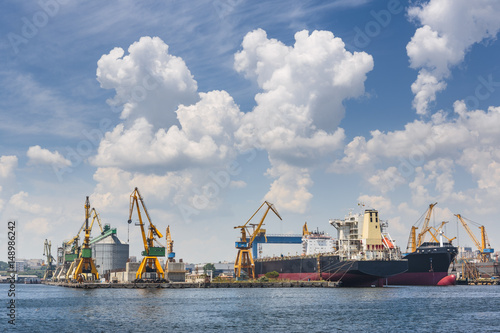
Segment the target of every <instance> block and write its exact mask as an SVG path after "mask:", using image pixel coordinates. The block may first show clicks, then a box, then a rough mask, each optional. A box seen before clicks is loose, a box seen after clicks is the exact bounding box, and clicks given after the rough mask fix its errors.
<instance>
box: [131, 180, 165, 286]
mask: <svg viewBox="0 0 500 333" xmlns="http://www.w3.org/2000/svg"><path fill="white" fill-rule="evenodd" d="M139 201H140V202H141V205H142V208H143V210H144V213H145V214H146V217H147V219H148V222H149V227H148V234H147V236H146V231H145V230H144V222H143V220H142V215H141V210H140V208H139ZM134 207H136V209H137V215H138V216H139V226H140V227H141V233H142V240H143V242H144V251H142V255H143V256H144V258H143V259H142V262H141V265H140V266H139V269H138V270H137V273H136V275H135V277H136V280H141V279H142V276H143V274H144V273H151V272H156V276H157V278H160V279H161V280H164V279H165V272H164V271H163V268H162V267H161V264H160V261H159V260H158V257H165V247H164V246H162V245H160V246H155V244H154V242H157V240H156V238H155V237H158V238H163V235H162V234H161V232H160V231H159V230H158V229H157V228H156V226H155V225H154V224H153V223H152V222H151V218H150V217H149V213H148V210H147V209H146V205H145V204H144V200H143V199H142V196H141V194H140V193H139V189H138V188H137V187H136V188H135V189H134V191H133V192H132V194H130V210H129V218H128V223H129V224H130V223H132V213H133V212H134Z"/></svg>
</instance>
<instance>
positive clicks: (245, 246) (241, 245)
mask: <svg viewBox="0 0 500 333" xmlns="http://www.w3.org/2000/svg"><path fill="white" fill-rule="evenodd" d="M264 205H267V209H266V211H265V213H264V215H263V216H262V218H261V220H260V222H259V223H258V224H257V225H256V226H257V227H256V228H255V229H254V230H253V233H252V236H251V237H250V240H249V241H247V230H246V229H247V228H248V223H249V222H250V220H252V218H253V217H254V216H255V215H256V214H257V213H258V212H259V210H260V209H261V208H262V207H263V206H264ZM269 210H272V211H273V212H274V214H276V216H278V218H279V219H280V220H282V218H281V216H280V214H279V213H278V211H277V210H276V208H275V207H274V205H273V204H271V203H269V202H267V201H264V203H263V204H262V205H260V207H259V208H258V209H257V210H256V211H255V213H253V215H252V216H251V217H250V218H249V219H248V221H247V222H246V223H245V224H243V225H240V226H237V227H234V229H241V238H240V241H239V242H236V248H237V249H238V254H237V256H236V261H235V262H234V273H235V275H236V277H238V278H239V277H240V276H241V270H242V269H246V271H247V273H248V276H249V277H251V278H253V279H254V278H255V264H254V262H253V258H252V256H251V255H250V249H251V248H252V244H253V241H254V240H255V237H256V236H257V235H258V234H259V232H260V230H261V227H262V224H263V223H264V220H265V218H266V216H267V213H269Z"/></svg>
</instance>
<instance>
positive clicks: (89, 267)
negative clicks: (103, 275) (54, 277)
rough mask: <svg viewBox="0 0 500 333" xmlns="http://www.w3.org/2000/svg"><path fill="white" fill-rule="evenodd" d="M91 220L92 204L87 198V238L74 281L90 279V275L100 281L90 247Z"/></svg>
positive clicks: (84, 241) (84, 240)
mask: <svg viewBox="0 0 500 333" xmlns="http://www.w3.org/2000/svg"><path fill="white" fill-rule="evenodd" d="M89 218H90V202H89V197H87V199H86V200H85V238H84V239H83V245H82V249H81V253H80V261H79V262H78V266H77V267H76V270H75V273H74V274H73V279H75V280H77V281H78V282H82V281H83V280H86V279H89V274H90V276H91V277H90V278H91V279H92V278H93V279H95V280H98V279H99V273H98V272H97V268H96V267H95V264H94V260H93V259H92V248H91V247H90V231H91V230H92V226H91V225H89ZM92 225H93V222H92ZM99 225H100V222H99ZM101 230H102V226H101Z"/></svg>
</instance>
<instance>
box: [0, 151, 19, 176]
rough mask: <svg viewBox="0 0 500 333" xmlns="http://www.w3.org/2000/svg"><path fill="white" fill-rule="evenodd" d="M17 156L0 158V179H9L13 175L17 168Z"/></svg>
mask: <svg viewBox="0 0 500 333" xmlns="http://www.w3.org/2000/svg"><path fill="white" fill-rule="evenodd" d="M17 162H18V160H17V156H13V155H9V156H1V157H0V177H1V178H9V177H11V176H13V175H14V170H15V169H16V168H17Z"/></svg>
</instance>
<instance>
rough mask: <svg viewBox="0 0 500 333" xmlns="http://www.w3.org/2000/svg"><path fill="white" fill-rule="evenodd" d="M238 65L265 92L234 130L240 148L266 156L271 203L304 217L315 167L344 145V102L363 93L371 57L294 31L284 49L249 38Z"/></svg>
mask: <svg viewBox="0 0 500 333" xmlns="http://www.w3.org/2000/svg"><path fill="white" fill-rule="evenodd" d="M234 59H235V62H234V67H235V69H236V70H237V71H238V72H240V73H243V74H244V75H245V77H247V78H249V79H252V80H255V81H256V82H257V84H258V86H259V87H260V88H261V89H262V91H261V92H260V93H259V94H257V95H256V96H255V101H256V103H257V105H256V107H255V108H254V109H253V110H252V112H248V113H246V114H245V115H244V117H243V119H242V125H241V127H240V128H239V129H238V131H237V132H236V138H237V139H238V141H239V144H240V148H253V147H257V148H261V149H265V150H266V151H267V152H268V154H269V161H270V162H271V165H272V167H271V168H270V169H269V170H268V175H271V176H272V177H276V178H277V179H276V180H275V181H274V182H273V184H272V185H271V188H270V191H269V193H268V194H267V195H266V198H275V200H279V201H280V202H282V205H285V206H286V207H288V208H289V209H293V211H304V209H305V207H306V206H307V202H308V201H309V200H310V198H311V197H312V195H311V194H310V193H309V192H308V188H309V187H310V186H311V184H312V181H311V179H310V172H311V170H310V169H311V168H313V167H314V166H315V165H317V164H318V161H320V160H321V159H324V157H325V156H328V155H330V154H332V153H333V152H334V151H335V150H337V149H339V148H340V147H341V146H342V144H343V140H344V137H345V134H344V130H343V129H341V128H339V127H338V126H339V124H340V121H341V120H342V118H343V117H344V114H345V109H344V106H343V101H345V100H346V99H349V98H356V97H359V96H361V95H362V94H363V93H364V82H365V80H366V75H367V73H368V72H370V71H371V70H372V69H373V59H372V57H371V56H370V55H368V54H367V53H365V52H354V53H351V52H348V51H347V50H346V49H345V44H344V43H343V42H342V40H341V39H340V38H338V37H335V36H334V35H333V34H332V33H331V32H328V31H313V32H312V33H309V32H308V31H306V30H304V31H300V32H297V33H296V34H295V43H294V45H293V46H287V45H285V44H283V43H282V42H280V41H278V40H276V39H273V38H271V39H270V38H268V37H267V34H266V32H265V31H264V30H261V29H257V30H254V31H252V32H249V33H248V34H247V35H246V36H245V37H244V39H243V42H242V50H241V51H239V52H238V53H236V54H235V57H234ZM285 198H286V199H285ZM285 202H286V203H285ZM294 207H295V208H294Z"/></svg>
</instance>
